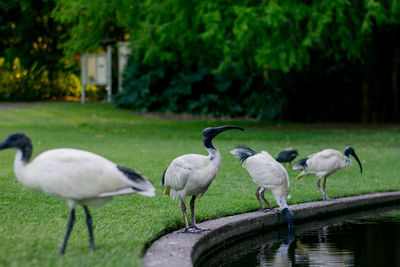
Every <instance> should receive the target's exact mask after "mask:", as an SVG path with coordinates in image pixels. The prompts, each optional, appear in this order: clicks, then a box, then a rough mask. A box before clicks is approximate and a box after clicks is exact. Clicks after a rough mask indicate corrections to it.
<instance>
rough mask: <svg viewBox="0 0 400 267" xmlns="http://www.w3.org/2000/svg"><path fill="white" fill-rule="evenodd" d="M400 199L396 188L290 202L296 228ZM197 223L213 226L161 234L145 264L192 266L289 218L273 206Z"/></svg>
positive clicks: (281, 223) (148, 251) (284, 223)
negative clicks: (192, 231)
mask: <svg viewBox="0 0 400 267" xmlns="http://www.w3.org/2000/svg"><path fill="white" fill-rule="evenodd" d="M399 203H400V191H396V192H386V193H375V194H368V195H360V196H354V197H345V198H338V199H334V200H332V201H317V202H309V203H303V204H297V205H291V206H290V207H289V208H290V210H291V211H292V212H293V214H294V216H295V229H296V224H297V223H299V222H305V221H310V220H312V219H316V218H318V217H324V218H326V217H328V216H335V215H339V214H343V213H349V212H352V211H359V210H363V209H368V208H372V207H377V206H385V205H386V204H399ZM198 225H199V226H200V227H205V228H209V229H212V230H211V231H206V232H204V233H201V234H181V233H179V230H178V231H175V232H172V233H170V234H167V235H165V236H162V237H161V238H160V239H158V240H156V241H155V242H154V243H153V244H152V245H151V246H150V248H149V249H147V251H146V253H145V255H144V258H143V265H144V266H145V267H157V266H160V267H161V266H162V267H169V266H171V267H175V266H181V267H186V266H187V267H191V266H193V263H194V262H196V260H197V259H199V258H200V257H201V255H202V254H204V253H205V252H208V251H210V250H212V248H215V247H217V246H219V245H221V244H223V243H224V242H229V241H232V240H234V239H235V238H239V237H240V236H243V235H246V234H249V233H251V232H256V231H261V230H265V229H273V228H277V227H279V226H283V225H286V221H285V218H284V217H283V215H282V214H281V212H279V211H277V210H274V211H272V212H268V213H264V212H262V211H255V212H249V213H244V214H239V215H234V216H228V217H224V218H219V219H216V220H211V221H205V222H202V223H199V224H198Z"/></svg>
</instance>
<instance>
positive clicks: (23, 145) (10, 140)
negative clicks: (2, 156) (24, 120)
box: [0, 133, 33, 162]
mask: <svg viewBox="0 0 400 267" xmlns="http://www.w3.org/2000/svg"><path fill="white" fill-rule="evenodd" d="M6 148H15V149H18V150H21V152H22V160H24V161H26V162H28V161H29V159H30V157H31V155H32V150H33V148H32V142H31V139H29V137H28V136H26V135H25V134H23V133H13V134H11V135H10V136H8V137H7V138H6V139H5V140H4V141H3V142H1V143H0V150H2V149H6Z"/></svg>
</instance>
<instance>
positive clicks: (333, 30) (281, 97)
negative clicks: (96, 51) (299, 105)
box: [53, 0, 400, 121]
mask: <svg viewBox="0 0 400 267" xmlns="http://www.w3.org/2000/svg"><path fill="white" fill-rule="evenodd" d="M100 2H101V3H103V1H99V2H97V1H95V2H93V3H90V4H87V3H85V5H82V3H83V1H81V0H60V1H58V4H57V9H56V11H55V12H53V15H54V16H55V17H56V18H57V19H58V20H59V21H62V22H64V23H68V24H70V25H71V27H70V29H69V32H68V36H69V41H68V42H67V43H66V44H65V45H64V49H65V51H67V53H74V52H78V51H79V50H80V51H82V49H89V48H93V47H95V46H96V45H95V44H96V43H98V41H99V39H100V38H101V37H100V36H103V37H104V36H107V37H108V36H110V33H109V31H107V30H106V29H108V28H110V25H113V27H115V28H118V29H124V31H125V32H126V33H129V36H130V41H131V42H132V48H133V54H132V60H131V64H130V68H128V72H127V74H128V75H129V79H130V80H128V79H126V80H125V81H126V82H125V91H124V92H123V93H122V94H120V95H119V96H117V98H116V101H117V103H119V104H120V105H121V106H126V107H134V108H136V109H143V110H154V109H161V110H172V111H175V112H182V111H191V112H198V113H204V112H205V113H209V112H211V113H214V114H217V115H224V114H233V115H250V116H256V117H266V118H275V119H276V118H283V119H291V120H292V119H295V120H314V121H315V120H321V119H324V120H332V119H335V120H338V119H344V120H346V118H349V117H347V114H346V111H345V110H337V109H336V110H337V111H335V112H334V111H333V110H324V109H325V108H326V107H327V106H329V105H330V106H332V102H329V101H328V100H329V99H328V100H327V99H318V100H317V101H320V102H321V103H320V107H321V108H322V110H312V109H310V110H309V111H308V113H307V114H306V115H305V116H303V117H297V114H295V115H292V114H294V113H293V110H294V109H292V108H291V106H293V103H295V101H296V98H297V97H299V95H300V96H301V95H302V94H303V95H304V91H306V92H307V91H309V94H310V96H313V95H319V96H320V97H331V98H332V97H334V98H333V99H334V100H335V101H336V102H337V101H341V102H343V106H347V107H350V106H352V105H353V106H354V105H355V106H356V107H359V109H361V112H360V113H359V114H357V115H355V116H354V117H352V118H351V120H361V119H362V120H364V121H372V120H394V119H396V120H398V117H396V116H397V115H396V114H398V109H399V103H398V102H399V100H398V95H399V78H398V76H399V72H398V69H399V66H398V64H399V63H398V61H399V60H398V57H399V56H398V55H399V52H398V51H399V45H400V44H399V40H398V36H399V35H398V34H397V35H396V33H398V29H399V25H400V4H399V1H398V0H384V1H374V0H364V1H356V0H354V1H350V0H335V1H332V0H318V1H317V0H314V1H312V0H310V1H294V0H287V1H277V0H256V1H248V0H241V1H234V2H227V1H215V0H213V1H211V0H202V1H199V0H197V1H196V0H191V1H183V0H163V1H160V0H143V1H140V2H134V3H132V2H131V1H125V0H119V1H106V2H105V3H103V4H101V3H100ZM96 29H97V30H98V31H96ZM99 32H105V35H104V34H103V35H102V34H99ZM114 36H115V35H114ZM124 36H126V35H124ZM117 38H118V37H117ZM381 38H383V41H382V40H381ZM388 43H390V45H388ZM385 45H386V46H385ZM377 47H386V48H388V49H390V50H391V51H392V52H391V53H387V51H381V50H379V49H378V50H377V49H376V48H377ZM393 58H394V59H393ZM377 59H379V60H378V61H376V62H375V60H377ZM392 59H393V60H392ZM388 63H389V65H390V67H388V68H387V70H388V71H389V73H391V77H390V80H391V82H390V83H387V82H386V84H389V87H390V88H391V89H390V90H389V91H390V92H388V91H386V90H385V91H384V92H382V93H380V91H382V90H381V89H380V88H383V87H382V83H381V82H379V80H380V79H381V78H382V75H383V74H376V75H371V72H372V70H373V69H374V68H378V69H379V68H380V67H376V65H377V64H384V65H387V64H388ZM314 66H318V67H319V68H322V72H321V69H316V68H315V67H314ZM340 66H342V67H340ZM343 66H344V67H343ZM329 70H330V71H329ZM332 71H333V72H332ZM338 71H339V72H338ZM332 73H342V74H343V75H347V76H348V77H349V80H350V82H345V81H343V82H342V84H335V85H334V86H331V85H329V84H328V87H329V88H330V90H337V92H336V93H338V94H346V93H347V94H349V97H347V98H346V97H343V98H339V97H337V96H335V92H325V93H319V92H318V89H317V88H318V85H317V84H315V85H314V83H315V81H316V80H319V81H320V82H322V84H323V85H326V84H325V81H324V79H322V77H325V78H327V79H330V78H329V77H332V76H329V75H333V74H332ZM302 75H306V76H307V77H308V79H307V81H308V84H304V83H303V84H302V85H301V86H298V83H295V81H299V80H300V81H301V76H302ZM316 75H319V78H317V79H313V77H316ZM343 75H341V76H343ZM328 76H329V77H328ZM383 76H385V75H383ZM127 77H128V76H127ZM288 78H289V80H290V81H287V79H288ZM383 78H384V80H385V81H386V80H387V79H388V77H386V76H385V77H383ZM371 79H374V82H371ZM331 81H332V82H334V83H335V82H336V80H335V79H331ZM374 84H375V85H374ZM293 86H294V88H290V87H293ZM341 86H345V88H342V87H341ZM310 88H314V89H310ZM350 90H351V91H350ZM359 95H362V97H361V100H360V99H359ZM376 95H379V97H378V100H379V101H378V103H377V104H376V105H375V104H374V105H373V103H374V101H376V99H377V97H376ZM393 96H394V97H393ZM396 96H397V97H396ZM249 99H250V100H249ZM302 99H303V101H305V102H304V103H303V104H304V105H308V106H309V105H313V104H314V103H313V99H312V98H310V97H308V98H307V97H303V98H302ZM388 102H390V103H389V105H388ZM335 104H337V103H335ZM383 104H386V106H389V108H388V110H387V112H386V114H384V115H382V114H378V113H379V112H380V108H381V107H382V105H383ZM271 107H273V108H272V109H271ZM297 113H298V112H297ZM321 114H322V115H323V116H322V115H321Z"/></svg>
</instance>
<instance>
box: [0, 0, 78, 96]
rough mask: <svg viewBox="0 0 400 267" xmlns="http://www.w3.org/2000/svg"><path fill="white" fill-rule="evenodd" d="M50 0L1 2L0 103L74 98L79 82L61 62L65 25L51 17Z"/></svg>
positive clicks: (69, 63)
mask: <svg viewBox="0 0 400 267" xmlns="http://www.w3.org/2000/svg"><path fill="white" fill-rule="evenodd" d="M54 5H55V3H54V1H53V0H39V1H37V0H7V1H1V2H0V35H1V41H0V51H1V54H0V100H13V101H15V100H43V99H59V98H63V97H65V96H75V95H76V94H77V90H78V89H79V80H78V79H79V78H78V76H76V75H74V73H76V70H77V69H76V65H74V62H73V61H71V60H70V61H66V60H63V57H64V56H63V51H62V50H61V49H60V47H59V46H60V43H61V42H63V38H62V37H61V35H62V33H63V32H64V31H65V28H66V25H65V24H61V23H57V22H55V21H54V19H53V18H52V17H51V11H52V10H53V8H54Z"/></svg>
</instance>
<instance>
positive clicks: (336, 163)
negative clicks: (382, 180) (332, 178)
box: [293, 146, 362, 200]
mask: <svg viewBox="0 0 400 267" xmlns="http://www.w3.org/2000/svg"><path fill="white" fill-rule="evenodd" d="M349 155H352V156H353V157H354V158H355V159H356V160H357V162H358V164H359V165H360V171H361V173H362V165H361V162H360V160H359V159H358V157H357V155H356V153H355V151H354V149H353V148H352V147H350V146H349V147H346V149H345V151H344V154H342V153H341V152H339V151H337V150H335V149H325V150H322V151H321V152H318V153H314V154H311V155H310V156H308V158H306V159H301V160H299V161H297V162H296V163H295V164H294V165H293V170H303V171H302V172H301V173H300V174H299V175H298V176H297V177H296V179H300V178H301V177H303V176H306V175H309V174H314V175H316V176H317V177H318V183H317V186H318V189H319V191H320V192H321V194H322V195H323V200H329V198H328V196H327V195H326V181H327V178H328V176H329V175H331V174H332V173H334V172H336V171H338V170H342V169H345V168H347V166H349V165H350V164H351V159H350V157H349ZM322 178H324V182H323V189H321V186H320V183H321V179H322Z"/></svg>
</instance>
